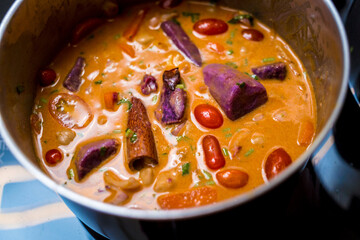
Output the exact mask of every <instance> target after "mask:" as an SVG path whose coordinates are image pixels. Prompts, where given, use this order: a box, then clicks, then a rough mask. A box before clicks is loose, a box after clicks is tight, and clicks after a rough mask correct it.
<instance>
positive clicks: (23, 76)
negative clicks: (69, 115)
mask: <svg viewBox="0 0 360 240" xmlns="http://www.w3.org/2000/svg"><path fill="white" fill-rule="evenodd" d="M102 2H103V0H93V1H87V0H77V1H75V0H74V1H66V0H51V1H44V0H22V1H20V0H19V1H16V2H15V3H14V4H13V6H12V7H11V9H10V10H9V12H8V13H7V15H6V16H5V18H4V20H3V22H2V24H1V27H0V83H1V84H0V132H1V135H2V137H3V138H4V140H5V142H6V143H7V145H8V147H9V149H10V150H11V152H12V153H13V154H14V156H15V157H16V158H17V159H18V160H19V161H20V163H21V164H22V165H23V166H24V167H25V168H26V169H27V170H28V171H29V172H30V173H31V174H33V175H34V176H35V177H37V178H38V179H39V180H40V181H41V182H42V183H43V184H45V185H46V186H47V187H49V188H51V189H52V190H54V191H55V192H57V193H59V194H60V196H62V198H63V199H64V201H65V203H66V204H67V205H68V206H69V208H70V209H71V210H72V211H73V212H74V213H75V214H76V215H77V217H78V218H79V219H80V220H81V221H82V222H84V223H85V224H86V225H88V226H89V227H91V228H93V229H94V230H95V231H97V232H99V233H101V234H103V235H105V236H108V237H109V238H111V239H123V238H125V237H129V236H131V238H136V239H146V238H147V237H146V235H145V232H146V231H145V230H144V229H145V228H146V227H144V226H145V225H143V223H144V222H146V223H148V224H150V225H151V224H152V223H154V221H155V222H160V221H161V222H163V221H166V222H172V223H174V222H179V221H180V222H181V221H182V220H184V219H190V218H197V219H199V218H200V219H205V218H203V217H205V216H207V215H212V216H216V214H217V213H219V212H221V213H228V212H230V209H234V207H236V209H244V208H246V207H247V206H249V205H251V204H252V203H256V202H257V200H258V199H259V198H261V197H263V196H265V195H266V194H267V193H269V192H276V191H277V189H279V186H280V185H281V184H282V183H285V182H286V181H287V180H288V179H289V178H290V177H291V176H294V175H295V174H296V173H297V172H299V170H300V169H301V168H302V167H303V166H304V165H305V164H306V162H307V160H308V159H309V157H310V155H311V154H312V152H313V151H314V150H315V149H316V148H317V147H318V146H319V144H320V143H321V142H322V141H323V139H324V137H325V136H326V134H327V133H328V132H329V130H330V129H331V128H332V126H333V124H334V122H335V120H336V118H337V117H338V114H339V112H340V110H341V107H342V104H343V101H344V97H345V94H346V89H347V84H348V76H349V66H350V63H349V48H348V43H347V39H346V34H345V31H344V28H343V25H342V23H341V19H340V17H339V16H338V14H337V11H336V9H335V8H334V6H333V4H332V3H331V1H329V0H326V1H325V0H311V1H310V0H291V1H290V0H257V1H250V0H249V1H245V0H241V1H240V0H239V1H234V0H224V1H219V4H221V5H225V6H229V7H232V8H239V9H243V10H246V11H248V12H251V13H253V14H254V16H255V17H257V18H258V19H260V20H261V21H263V22H264V23H266V24H268V25H269V26H271V27H273V28H275V29H276V31H277V32H278V33H279V35H281V36H282V37H283V38H284V39H285V40H286V41H287V42H288V43H289V44H290V46H291V47H292V48H293V49H294V50H295V52H296V53H297V54H298V56H299V57H300V59H301V60H302V61H303V63H304V65H305V67H306V69H307V72H306V74H308V75H309V77H310V78H311V79H312V81H313V85H314V89H315V94H316V99H317V115H318V122H317V124H318V131H317V134H316V138H315V141H314V143H313V144H312V145H311V146H310V147H309V148H308V150H307V151H306V152H305V153H304V154H302V155H301V156H300V157H299V158H298V159H297V160H296V161H295V162H294V163H293V164H292V165H291V166H290V167H288V168H287V169H286V170H285V171H284V172H282V173H281V174H280V175H279V176H278V177H277V178H275V179H273V180H272V181H270V182H269V183H268V184H264V185H262V186H260V187H258V188H256V189H254V190H253V191H251V192H249V193H247V194H244V195H241V196H238V197H235V198H232V199H230V200H227V201H223V202H219V203H217V204H214V205H210V206H204V207H198V208H192V209H184V210H171V211H149V210H135V209H127V208H122V207H116V206H112V205H108V204H104V203H102V202H97V201H94V200H91V199H88V198H86V197H83V196H81V195H79V194H77V193H75V192H72V191H70V190H69V189H67V188H66V187H63V186H61V185H59V184H57V183H55V182H54V181H53V180H52V179H50V178H49V177H48V176H47V175H46V174H44V172H42V171H41V170H40V168H39V166H38V164H37V160H36V159H37V157H36V156H35V154H34V150H33V143H32V140H31V139H32V138H31V133H30V124H29V116H30V114H31V107H32V104H33V98H34V92H35V86H36V83H35V80H36V72H37V70H38V69H39V68H41V67H42V66H46V65H47V64H48V63H49V62H50V60H51V59H52V57H53V56H54V55H55V54H56V53H57V52H58V51H59V50H60V49H61V47H63V46H64V44H65V43H66V42H67V40H68V39H69V35H70V34H69V33H71V30H72V29H73V27H74V24H75V23H77V22H79V21H80V20H82V19H85V18H87V17H90V16H94V15H98V14H99V11H100V10H99V9H100V7H99V6H100V5H101V3H102ZM136 2H141V1H134V0H133V1H127V0H124V1H120V4H121V5H122V6H125V5H128V4H135V3H136ZM19 85H22V86H24V89H25V91H24V92H22V93H21V94H18V93H17V91H16V87H17V86H19ZM231 211H233V210H231ZM240 212H241V210H240ZM258 214H260V213H258ZM206 219H208V218H206ZM138 220H144V221H143V222H140V221H138ZM130 227H131V228H130ZM150 228H152V229H153V226H151V227H150ZM130 229H131V230H130ZM123 234H124V235H123ZM121 237H123V238H121ZM170 238H171V236H170Z"/></svg>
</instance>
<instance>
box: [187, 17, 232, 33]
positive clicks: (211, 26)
mask: <svg viewBox="0 0 360 240" xmlns="http://www.w3.org/2000/svg"><path fill="white" fill-rule="evenodd" d="M228 28H229V27H228V25H227V23H226V22H224V21H223V20H220V19H216V18H207V19H201V20H199V21H197V22H196V23H195V24H194V27H193V29H194V31H195V32H197V33H200V34H203V35H217V34H221V33H224V32H226V31H227V30H228Z"/></svg>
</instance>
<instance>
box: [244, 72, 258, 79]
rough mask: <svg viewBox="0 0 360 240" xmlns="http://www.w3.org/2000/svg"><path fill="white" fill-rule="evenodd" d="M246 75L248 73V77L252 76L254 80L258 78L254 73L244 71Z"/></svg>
mask: <svg viewBox="0 0 360 240" xmlns="http://www.w3.org/2000/svg"><path fill="white" fill-rule="evenodd" d="M244 73H245V74H246V75H248V76H249V77H252V78H253V79H255V80H259V77H258V76H256V74H250V73H248V72H244Z"/></svg>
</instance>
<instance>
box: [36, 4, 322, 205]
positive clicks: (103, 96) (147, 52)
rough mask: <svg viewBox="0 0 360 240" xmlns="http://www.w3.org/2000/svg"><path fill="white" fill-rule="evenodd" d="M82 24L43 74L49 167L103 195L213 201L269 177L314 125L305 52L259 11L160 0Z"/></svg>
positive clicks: (40, 141) (156, 201)
mask: <svg viewBox="0 0 360 240" xmlns="http://www.w3.org/2000/svg"><path fill="white" fill-rule="evenodd" d="M118 12H119V7H118V6H117V4H116V3H115V2H112V1H107V2H105V4H104V17H96V18H91V19H87V20H84V21H83V22H80V23H79V24H78V25H77V26H76V27H75V28H74V32H73V33H72V37H71V39H70V43H69V44H68V46H67V47H65V48H64V49H63V50H62V51H61V52H60V53H59V54H58V55H57V56H56V57H55V58H54V59H53V61H52V62H51V63H50V64H49V65H48V66H46V67H44V68H43V69H40V73H39V87H38V90H37V94H36V97H35V100H34V107H33V114H32V115H31V117H30V122H31V125H32V129H33V136H34V146H35V149H36V152H37V155H38V158H39V164H40V165H41V167H42V169H43V170H44V171H45V172H46V173H47V174H48V175H49V176H50V177H51V178H53V179H54V180H55V181H56V182H58V183H60V184H63V185H64V186H65V187H67V188H69V189H71V190H73V191H75V192H78V193H80V194H82V195H84V196H87V197H89V198H92V199H96V200H98V201H103V202H106V203H109V204H114V205H119V206H124V207H128V208H138V209H177V208H186V207H195V206H200V205H205V204H212V203H215V202H219V201H222V200H225V199H229V198H231V197H234V196H237V195H239V194H243V193H246V192H249V191H251V190H253V189H254V188H256V187H258V186H260V185H262V184H267V182H268V181H271V179H273V178H275V177H276V176H277V175H278V174H279V173H280V172H281V171H282V170H284V169H285V168H286V167H287V166H289V165H290V164H291V163H292V162H293V161H294V160H296V159H297V158H298V157H299V156H300V155H301V154H302V153H303V152H304V151H305V150H306V149H307V148H308V146H309V145H310V144H311V142H312V140H313V137H314V134H315V132H316V124H315V123H316V109H315V108H316V103H315V97H314V93H313V90H312V85H311V81H310V79H309V78H308V77H307V75H306V70H305V69H304V67H303V65H302V63H301V62H300V60H299V59H298V57H297V56H296V54H295V53H294V52H293V51H292V49H291V48H290V47H289V45H287V43H286V42H284V41H283V40H282V38H281V37H280V36H278V35H277V34H276V32H274V30H273V29H271V28H269V27H268V26H266V25H264V24H263V23H261V22H260V21H259V20H257V19H256V18H255V17H254V16H252V15H251V14H250V13H247V12H243V11H239V10H235V9H229V8H225V7H222V6H220V5H217V4H214V3H205V2H201V3H200V2H190V1H189V2H187V1H184V2H182V1H161V2H159V3H157V4H151V5H150V4H147V5H135V6H133V7H130V8H128V9H126V10H125V9H124V10H122V11H121V12H120V13H119V14H118Z"/></svg>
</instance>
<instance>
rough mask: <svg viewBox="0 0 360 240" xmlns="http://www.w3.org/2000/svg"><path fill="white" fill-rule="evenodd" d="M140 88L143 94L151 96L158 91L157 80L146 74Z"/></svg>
mask: <svg viewBox="0 0 360 240" xmlns="http://www.w3.org/2000/svg"><path fill="white" fill-rule="evenodd" d="M140 87H141V92H142V93H143V94H144V95H150V94H151V93H153V92H156V91H157V89H158V85H157V83H156V78H154V77H153V76H151V75H147V74H146V75H145V76H144V78H143V80H142V81H141V84H140Z"/></svg>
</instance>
